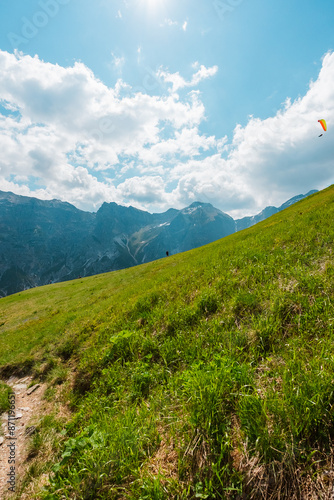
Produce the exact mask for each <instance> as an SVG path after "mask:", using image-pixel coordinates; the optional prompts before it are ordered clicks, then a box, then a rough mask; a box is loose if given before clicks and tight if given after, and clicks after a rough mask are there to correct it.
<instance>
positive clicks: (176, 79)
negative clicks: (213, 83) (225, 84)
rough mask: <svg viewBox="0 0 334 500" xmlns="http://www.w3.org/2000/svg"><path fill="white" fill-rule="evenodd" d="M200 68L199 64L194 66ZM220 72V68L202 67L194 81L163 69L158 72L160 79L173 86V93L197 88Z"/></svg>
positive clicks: (194, 76)
mask: <svg viewBox="0 0 334 500" xmlns="http://www.w3.org/2000/svg"><path fill="white" fill-rule="evenodd" d="M198 66H199V64H198V62H196V63H194V64H193V68H194V69H197V68H198ZM217 72H218V66H212V67H211V68H206V67H205V66H203V65H201V66H200V68H199V70H198V71H197V72H196V73H194V74H193V76H192V79H191V80H190V81H188V82H187V81H186V80H185V79H184V78H183V77H182V76H181V75H180V73H179V72H177V73H168V71H164V70H163V69H159V70H158V72H157V76H158V78H161V79H162V80H163V81H164V82H166V83H171V84H172V92H177V91H178V90H179V89H182V88H185V87H196V85H198V84H199V83H200V82H201V81H202V80H206V79H207V78H210V77H212V76H214V75H215V74H216V73H217Z"/></svg>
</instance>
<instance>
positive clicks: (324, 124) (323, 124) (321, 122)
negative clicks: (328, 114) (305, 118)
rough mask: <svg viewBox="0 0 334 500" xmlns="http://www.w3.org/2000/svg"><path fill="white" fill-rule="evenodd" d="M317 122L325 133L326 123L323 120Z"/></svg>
mask: <svg viewBox="0 0 334 500" xmlns="http://www.w3.org/2000/svg"><path fill="white" fill-rule="evenodd" d="M318 122H319V123H320V125H321V126H322V128H323V129H324V131H325V132H326V130H327V123H326V121H325V120H318Z"/></svg>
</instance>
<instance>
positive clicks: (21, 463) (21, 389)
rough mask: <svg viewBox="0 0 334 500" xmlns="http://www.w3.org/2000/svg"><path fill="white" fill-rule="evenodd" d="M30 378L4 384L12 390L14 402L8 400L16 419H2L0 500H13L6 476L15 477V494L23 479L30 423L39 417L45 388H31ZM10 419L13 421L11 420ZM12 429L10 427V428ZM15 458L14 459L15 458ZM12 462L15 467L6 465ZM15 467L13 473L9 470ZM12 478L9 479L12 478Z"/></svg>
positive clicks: (6, 416) (15, 378) (5, 416)
mask: <svg viewBox="0 0 334 500" xmlns="http://www.w3.org/2000/svg"><path fill="white" fill-rule="evenodd" d="M31 381H32V377H24V378H17V377H11V378H10V379H9V380H7V381H6V384H8V385H9V386H10V387H12V389H13V391H14V394H15V398H14V397H13V398H12V399H11V401H12V404H13V406H15V408H14V412H15V415H10V419H9V418H8V413H4V414H3V415H2V418H1V431H2V432H1V435H0V443H1V444H0V498H1V499H5V498H8V499H9V498H13V497H14V493H12V492H10V491H9V490H8V488H9V487H10V486H11V485H10V484H8V483H7V481H8V480H9V476H8V474H9V473H12V474H13V473H15V481H14V482H13V484H14V483H15V485H16V491H17V487H18V484H19V482H20V481H21V480H22V479H23V477H24V473H25V470H26V468H27V465H28V464H27V462H26V459H27V456H28V449H29V443H30V441H31V439H32V436H33V433H34V429H35V428H34V425H33V423H34V422H35V425H36V421H37V420H38V418H39V417H40V416H41V415H42V411H43V410H42V407H43V404H44V401H42V398H43V395H44V391H45V389H46V384H37V385H36V386H33V387H30V388H29V389H28V386H29V385H30V384H31ZM12 417H15V418H14V419H12ZM10 426H11V427H10ZM14 455H15V456H14ZM11 458H13V459H14V458H15V464H9V463H8V461H9V460H10V459H11ZM10 467H14V469H10ZM13 477H14V476H13V475H12V478H13Z"/></svg>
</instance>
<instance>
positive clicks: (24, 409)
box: [18, 406, 30, 411]
mask: <svg viewBox="0 0 334 500" xmlns="http://www.w3.org/2000/svg"><path fill="white" fill-rule="evenodd" d="M18 410H21V411H30V408H29V406H23V407H22V408H18Z"/></svg>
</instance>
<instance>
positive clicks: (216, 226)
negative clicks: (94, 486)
mask: <svg viewBox="0 0 334 500" xmlns="http://www.w3.org/2000/svg"><path fill="white" fill-rule="evenodd" d="M311 193H312V192H310V193H308V194H311ZM305 196H307V195H305ZM303 197H304V196H303V195H300V196H298V197H295V198H292V199H291V200H289V201H288V202H286V203H285V204H284V205H282V206H281V207H280V208H278V209H277V208H275V207H267V208H266V209H265V210H263V211H262V212H261V213H260V214H258V215H257V216H254V217H245V218H243V219H240V220H238V221H234V220H233V219H232V217H230V216H229V215H227V214H224V213H223V212H221V210H218V209H217V208H214V207H213V206H212V205H211V204H210V203H201V202H195V203H193V204H192V205H190V206H189V207H186V208H184V209H183V210H175V209H169V210H168V211H167V212H164V213H161V214H150V213H148V212H145V211H142V210H138V209H136V208H134V207H123V206H120V205H117V204H116V203H104V204H103V205H102V206H101V208H100V209H99V210H98V212H97V213H90V212H83V211H81V210H78V209H77V208H75V207H74V206H73V205H70V204H69V203H63V202H60V201H58V200H52V201H42V200H38V199H36V198H29V197H25V196H17V195H15V194H13V193H4V192H1V191H0V297H4V296H6V295H9V294H12V293H16V292H19V291H21V290H25V289H28V288H31V287H34V286H40V285H45V284H48V283H50V282H56V281H65V280H69V279H75V278H78V277H79V276H90V275H94V274H98V273H103V272H108V271H113V270H118V269H123V268H126V267H130V266H134V265H137V264H141V263H144V262H149V261H151V260H155V259H159V258H163V257H165V256H166V252H167V251H168V252H169V254H170V255H173V254H175V253H178V252H184V251H186V250H190V249H192V248H196V247H198V246H202V245H206V244H207V243H211V242H212V241H215V240H217V239H220V238H223V237H224V236H228V235H229V234H232V233H234V232H235V231H237V230H240V229H245V228H246V227H249V226H251V225H253V224H256V222H259V221H260V220H263V219H264V218H266V217H269V216H270V215H272V214H273V213H276V212H277V211H279V210H281V209H283V208H285V207H286V206H288V205H289V204H292V203H295V202H296V201H298V200H299V199H301V198H303Z"/></svg>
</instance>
